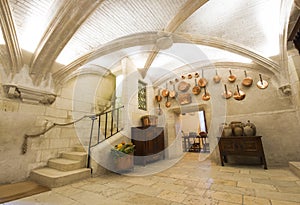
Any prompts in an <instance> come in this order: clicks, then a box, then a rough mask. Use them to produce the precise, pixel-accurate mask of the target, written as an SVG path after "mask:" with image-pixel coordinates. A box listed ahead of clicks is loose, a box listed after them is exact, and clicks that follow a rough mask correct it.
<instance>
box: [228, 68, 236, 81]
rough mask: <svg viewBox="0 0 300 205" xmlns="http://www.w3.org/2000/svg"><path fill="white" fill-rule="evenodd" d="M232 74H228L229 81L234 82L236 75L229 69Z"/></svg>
mask: <svg viewBox="0 0 300 205" xmlns="http://www.w3.org/2000/svg"><path fill="white" fill-rule="evenodd" d="M229 73H230V75H229V76H228V81H229V82H231V83H233V82H234V81H235V80H236V76H235V75H233V74H232V72H231V70H229Z"/></svg>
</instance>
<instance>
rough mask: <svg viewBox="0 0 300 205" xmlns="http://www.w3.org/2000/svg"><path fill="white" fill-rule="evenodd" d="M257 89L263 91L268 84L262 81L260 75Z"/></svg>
mask: <svg viewBox="0 0 300 205" xmlns="http://www.w3.org/2000/svg"><path fill="white" fill-rule="evenodd" d="M256 85H257V87H258V88H259V89H265V88H267V87H268V85H269V83H268V82H267V81H265V80H263V79H262V77H261V74H259V81H258V82H257V84H256Z"/></svg>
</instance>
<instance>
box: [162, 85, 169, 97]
mask: <svg viewBox="0 0 300 205" xmlns="http://www.w3.org/2000/svg"><path fill="white" fill-rule="evenodd" d="M161 94H162V96H163V97H168V96H169V90H168V84H167V83H166V88H165V89H163V91H162V92H161Z"/></svg>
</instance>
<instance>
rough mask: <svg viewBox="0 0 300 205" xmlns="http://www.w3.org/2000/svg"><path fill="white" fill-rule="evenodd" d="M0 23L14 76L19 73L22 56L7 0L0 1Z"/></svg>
mask: <svg viewBox="0 0 300 205" xmlns="http://www.w3.org/2000/svg"><path fill="white" fill-rule="evenodd" d="M0 23H1V27H2V32H3V37H4V40H5V43H6V47H7V50H8V53H9V58H10V64H11V70H10V72H11V73H13V75H14V74H16V73H17V72H18V71H20V69H21V68H22V66H23V56H22V51H21V49H20V47H19V42H18V38H17V33H16V29H15V26H14V21H13V18H12V14H11V11H10V7H9V3H8V0H1V1H0ZM6 69H7V68H6Z"/></svg>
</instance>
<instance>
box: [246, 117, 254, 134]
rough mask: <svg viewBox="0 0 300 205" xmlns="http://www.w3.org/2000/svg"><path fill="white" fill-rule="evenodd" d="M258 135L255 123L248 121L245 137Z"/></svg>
mask: <svg viewBox="0 0 300 205" xmlns="http://www.w3.org/2000/svg"><path fill="white" fill-rule="evenodd" d="M255 134H256V127H255V125H254V124H253V123H251V122H250V120H248V122H247V123H246V124H245V126H244V135H245V136H255Z"/></svg>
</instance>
